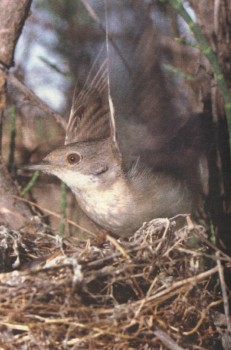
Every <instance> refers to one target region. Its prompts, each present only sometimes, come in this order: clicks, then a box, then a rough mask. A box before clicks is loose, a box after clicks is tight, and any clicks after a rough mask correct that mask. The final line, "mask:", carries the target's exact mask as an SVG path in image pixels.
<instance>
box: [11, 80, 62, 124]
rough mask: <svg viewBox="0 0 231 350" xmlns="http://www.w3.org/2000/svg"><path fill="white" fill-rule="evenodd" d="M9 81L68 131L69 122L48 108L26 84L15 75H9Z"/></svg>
mask: <svg viewBox="0 0 231 350" xmlns="http://www.w3.org/2000/svg"><path fill="white" fill-rule="evenodd" d="M9 81H10V82H11V83H12V84H13V85H14V86H15V87H16V88H17V89H18V90H20V91H21V92H22V93H23V94H24V95H25V97H26V98H27V99H28V100H29V101H30V102H32V103H33V104H35V105H36V106H37V107H38V108H40V109H41V110H42V111H43V112H45V113H47V114H48V115H49V116H51V117H53V118H54V119H55V120H56V122H57V123H58V124H60V125H61V126H62V127H63V128H64V130H66V127H67V122H66V120H65V119H64V118H63V117H62V116H61V115H60V114H59V113H57V112H54V111H53V110H52V109H51V108H50V107H48V106H47V105H46V104H45V103H44V102H43V101H42V100H41V99H40V98H39V97H38V96H37V95H35V93H34V92H33V91H32V90H31V89H29V88H28V87H27V86H26V85H25V84H23V83H22V82H21V81H20V80H19V79H18V78H16V76H15V75H13V74H9Z"/></svg>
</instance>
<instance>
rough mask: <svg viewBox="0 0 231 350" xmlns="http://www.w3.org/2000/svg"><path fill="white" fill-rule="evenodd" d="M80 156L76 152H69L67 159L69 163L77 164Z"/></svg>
mask: <svg viewBox="0 0 231 350" xmlns="http://www.w3.org/2000/svg"><path fill="white" fill-rule="evenodd" d="M80 159H81V157H80V155H79V154H78V153H70V154H68V156H67V161H68V163H69V164H77V163H79V161H80Z"/></svg>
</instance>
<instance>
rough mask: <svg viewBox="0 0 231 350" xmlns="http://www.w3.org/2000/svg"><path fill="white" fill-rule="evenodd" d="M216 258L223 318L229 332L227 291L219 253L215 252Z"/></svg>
mask: <svg viewBox="0 0 231 350" xmlns="http://www.w3.org/2000/svg"><path fill="white" fill-rule="evenodd" d="M216 258H217V267H218V274H219V278H220V285H221V292H222V297H223V304H224V312H225V318H226V322H227V331H228V332H231V323H230V318H229V300H228V295H227V290H226V285H225V278H224V269H223V266H222V265H221V260H220V253H219V252H216Z"/></svg>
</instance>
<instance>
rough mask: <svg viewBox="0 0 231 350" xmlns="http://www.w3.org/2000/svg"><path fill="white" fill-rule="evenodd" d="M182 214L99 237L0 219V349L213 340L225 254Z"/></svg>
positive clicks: (165, 345)
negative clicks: (124, 235) (121, 235)
mask: <svg viewBox="0 0 231 350" xmlns="http://www.w3.org/2000/svg"><path fill="white" fill-rule="evenodd" d="M180 219H181V221H182V218H180ZM184 221H185V222H184V223H183V224H180V225H179V223H178V219H177V218H176V219H172V220H168V219H156V220H153V221H151V222H150V223H145V224H144V225H143V227H142V228H141V229H140V230H138V231H137V232H136V233H135V234H134V236H132V237H130V238H129V239H119V240H115V239H114V238H112V237H110V236H109V235H107V236H106V238H105V241H104V242H102V243H101V244H100V246H99V242H94V241H90V240H88V241H82V242H80V241H77V240H76V239H75V238H69V239H61V238H60V237H59V236H55V235H52V234H50V233H47V232H46V231H45V230H40V231H38V232H36V233H29V232H26V233H25V232H24V233H20V232H16V231H12V230H8V229H6V228H5V227H3V226H2V227H0V239H1V244H0V252H1V258H2V261H1V268H2V271H7V272H2V273H1V274H0V300H1V309H0V332H1V339H0V348H1V349H5V350H6V349H17V350H18V349H33V350H36V349H51V350H53V349H59V350H60V349H116V350H119V349H121V350H122V349H123V350H124V349H145V350H148V349H173V350H182V349H188V350H191V349H216V350H218V349H222V342H223V346H224V339H226V340H227V339H228V341H227V342H229V337H228V335H227V334H228V333H227V332H228V330H224V328H223V329H222V332H223V333H222V334H221V332H220V330H219V327H218V325H217V322H218V321H217V320H218V315H220V316H221V317H223V319H225V320H226V321H227V315H226V316H225V315H223V314H224V308H223V307H224V303H226V304H227V301H228V295H227V294H225V291H226V292H227V289H225V288H223V289H222V291H223V292H222V293H221V287H220V286H221V285H223V287H224V282H223V277H224V273H223V267H222V264H221V262H222V261H223V262H224V264H225V265H226V266H228V267H229V266H230V259H229V258H228V257H226V256H225V255H224V254H223V253H221V252H219V251H217V250H216V249H215V248H214V247H212V244H211V243H209V241H208V240H207V238H206V235H205V231H204V229H203V227H201V226H193V225H192V224H191V223H190V221H187V220H184ZM179 226H180V227H179ZM226 306H227V305H226ZM218 312H220V313H219V314H218ZM227 322H228V321H227ZM226 328H229V327H228V326H227V323H226ZM224 333H225V335H226V338H224V336H223V335H224ZM229 345H230V343H229ZM227 349H228V347H227Z"/></svg>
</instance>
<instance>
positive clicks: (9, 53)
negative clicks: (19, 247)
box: [0, 0, 31, 229]
mask: <svg viewBox="0 0 231 350" xmlns="http://www.w3.org/2000/svg"><path fill="white" fill-rule="evenodd" d="M30 5H31V0H17V1H12V0H1V1H0V133H2V117H3V112H4V109H5V104H6V83H7V76H8V69H9V68H10V67H11V66H13V57H14V50H15V46H16V43H17V40H18V38H19V35H20V33H21V31H22V28H23V25H24V23H25V20H26V18H27V16H28V13H29V9H30ZM0 140H1V135H0ZM0 142H1V141H0ZM0 146H1V145H0ZM15 194H17V188H16V186H15V185H14V182H13V180H12V179H11V177H10V175H9V174H8V172H7V169H6V167H5V165H4V164H3V160H2V156H1V152H0V223H1V224H6V225H8V226H9V227H11V228H14V229H18V228H20V227H21V226H23V225H25V224H26V222H27V221H28V219H29V218H30V215H31V214H30V210H29V209H28V208H27V207H26V206H25V205H24V204H22V203H18V202H16V200H15V198H14V197H13V195H15Z"/></svg>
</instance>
